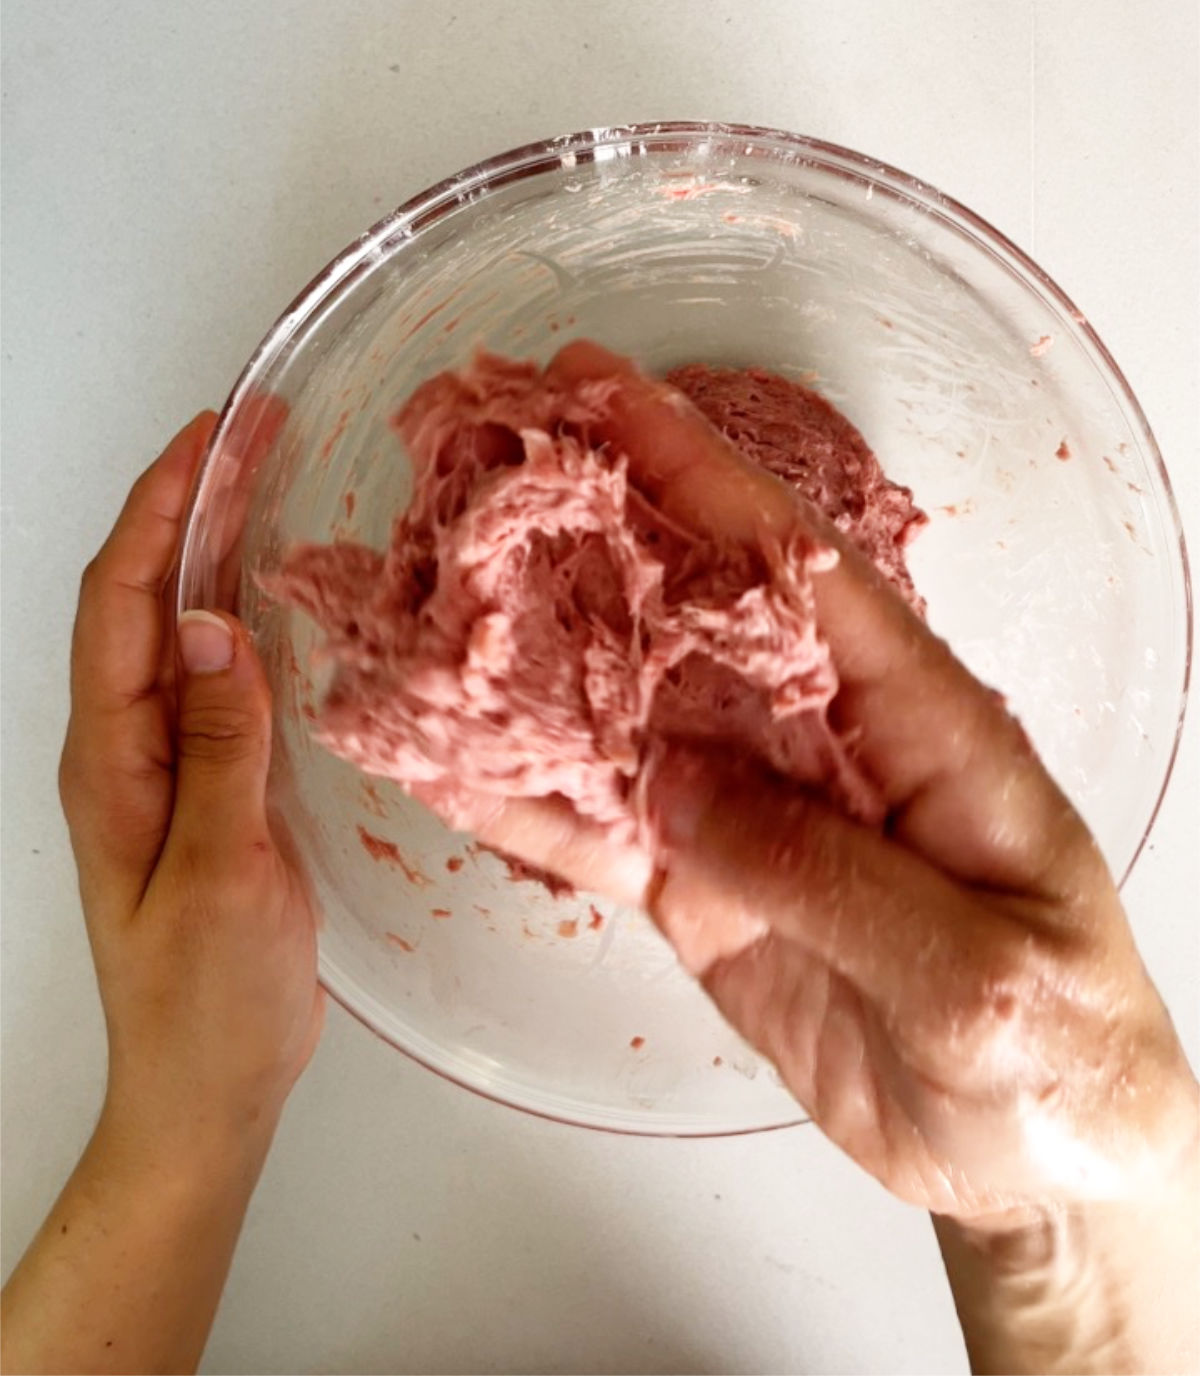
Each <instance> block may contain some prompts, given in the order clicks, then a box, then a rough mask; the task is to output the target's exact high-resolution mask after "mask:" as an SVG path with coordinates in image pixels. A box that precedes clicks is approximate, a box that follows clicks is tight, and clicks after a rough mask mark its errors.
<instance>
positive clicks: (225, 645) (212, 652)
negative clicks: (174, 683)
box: [178, 612, 233, 674]
mask: <svg viewBox="0 0 1200 1376" xmlns="http://www.w3.org/2000/svg"><path fill="white" fill-rule="evenodd" d="M178 634H179V658H180V659H181V660H182V661H183V667H184V668H185V669H186V670H187V672H188V673H189V674H219V673H220V672H221V671H222V670H223V669H228V668H229V666H230V665H231V664H232V663H233V632H232V631H231V630H230V629H229V624H228V622H225V621H222V620H221V618H220V617H219V616H215V615H214V614H213V613H212V612H184V613H183V615H182V616H181V617H180V618H179V632H178Z"/></svg>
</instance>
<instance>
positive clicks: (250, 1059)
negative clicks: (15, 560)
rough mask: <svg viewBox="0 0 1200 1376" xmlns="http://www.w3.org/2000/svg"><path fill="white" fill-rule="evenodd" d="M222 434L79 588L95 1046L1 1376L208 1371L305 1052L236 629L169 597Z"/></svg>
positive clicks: (258, 680)
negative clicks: (209, 455) (201, 476)
mask: <svg viewBox="0 0 1200 1376" xmlns="http://www.w3.org/2000/svg"><path fill="white" fill-rule="evenodd" d="M212 421H213V418H212V417H211V416H202V417H198V418H197V420H196V421H194V422H193V423H192V424H191V425H190V426H188V427H187V428H186V429H185V430H184V431H183V432H182V433H181V434H180V435H179V436H178V437H177V438H176V439H175V440H174V441H173V442H172V444H171V445H170V446H168V448H167V450H166V451H165V453H164V454H163V456H162V457H161V458H160V459H159V460H158V461H157V462H156V463H155V464H154V465H153V467H151V468H150V469H149V470H148V471H147V473H146V474H144V475H143V477H142V478H141V479H140V480H139V482H138V483H137V485H136V486H135V488H134V490H133V492H132V493H131V494H130V497H129V500H128V502H127V503H126V506H125V509H124V511H123V512H122V513H121V517H120V519H119V520H118V522H117V524H116V527H115V528H114V530H113V532H112V535H111V536H110V537H109V539H108V541H107V543H106V544H105V546H104V548H103V549H102V550H101V552H100V554H99V555H98V556H97V557H96V559H95V560H93V562H92V564H91V565H90V566H89V569H88V572H87V574H86V575H85V577H84V582H83V588H82V591H81V593H80V605H79V614H78V617H77V619H76V625H75V637H74V641H73V644H72V654H71V721H70V726H69V728H68V732H67V743H66V746H65V748H64V751H63V761H62V769H61V776H60V783H61V789H62V796H63V805H64V809H65V811H66V814H67V820H68V823H69V824H70V829H71V843H72V846H73V849H74V851H75V858H76V862H77V864H78V867H79V880H80V893H81V896H82V899H83V908H84V916H85V919H86V922H87V929H88V937H89V940H90V942H91V946H92V954H93V957H94V959H95V963H96V971H97V976H98V979H99V983H100V994H101V1000H102V1002H103V1005H104V1014H105V1023H106V1026H107V1032H108V1052H109V1055H108V1086H107V1092H106V1095H105V1102H104V1107H103V1111H102V1112H101V1115H100V1120H99V1123H98V1125H97V1127H96V1131H95V1133H94V1134H93V1136H92V1139H91V1141H90V1142H89V1144H88V1146H87V1148H86V1150H85V1151H84V1154H83V1156H82V1158H81V1160H80V1162H79V1164H78V1166H77V1167H76V1169H75V1171H74V1173H73V1174H72V1176H71V1179H70V1180H69V1182H68V1183H67V1186H66V1188H65V1189H64V1190H63V1193H62V1195H61V1196H60V1197H59V1199H58V1202H57V1203H56V1204H55V1206H54V1208H53V1210H52V1211H51V1214H50V1217H49V1218H48V1219H47V1220H46V1223H45V1224H44V1225H43V1227H42V1229H41V1231H40V1232H39V1233H38V1235H37V1237H36V1238H35V1239H34V1241H33V1243H32V1244H31V1245H30V1247H29V1250H28V1251H27V1252H26V1254H25V1256H24V1258H23V1259H22V1261H21V1262H20V1264H19V1265H18V1267H17V1269H16V1270H15V1271H14V1273H13V1275H12V1276H11V1278H10V1279H9V1282H8V1284H7V1286H6V1287H5V1289H4V1294H3V1334H2V1341H0V1365H2V1366H3V1369H4V1370H5V1371H22V1372H36V1371H123V1372H137V1371H187V1370H192V1369H194V1368H195V1366H196V1364H197V1362H198V1361H199V1358H200V1354H201V1351H202V1349H203V1347H204V1342H205V1339H206V1337H207V1334H208V1329H209V1326H210V1324H211V1323H212V1318H213V1314H214V1312H215V1311H216V1307H217V1302H218V1300H219V1299H220V1295H221V1288H222V1286H223V1284H224V1281H225V1275H226V1272H227V1271H228V1269H229V1262H230V1258H231V1256H232V1254H233V1248H234V1244H235V1243H236V1241H237V1236H238V1232H239V1230H240V1228H241V1224H242V1218H243V1215H244V1214H245V1211H246V1206H247V1204H248V1203H249V1199H250V1195H251V1192H252V1191H253V1189H254V1185H255V1182H256V1180H257V1179H258V1174H259V1171H260V1170H261V1168H262V1164H263V1161H264V1159H265V1157H266V1153H267V1150H268V1148H269V1146H270V1143H271V1138H272V1136H273V1134H274V1131H275V1126H276V1124H277V1122H278V1120H279V1115H280V1113H281V1111H282V1108H283V1104H284V1100H285V1099H286V1097H287V1094H288V1092H289V1090H290V1089H291V1086H292V1084H293V1082H294V1081H295V1079H296V1077H297V1075H298V1074H299V1073H300V1071H301V1070H302V1069H303V1067H304V1066H305V1064H306V1063H307V1061H308V1059H309V1057H310V1056H311V1054H312V1051H313V1048H314V1046H315V1045H316V1040H317V1037H318V1035H319V1032H320V1027H321V1015H322V1001H321V995H320V992H319V990H318V987H317V982H316V940H315V931H314V923H313V916H312V912H311V909H310V907H309V903H308V899H307V896H306V892H305V889H304V885H303V883H302V882H301V880H300V878H299V876H298V875H297V874H295V873H294V872H293V871H292V870H291V868H290V867H289V865H288V863H287V861H286V860H285V858H284V854H283V852H282V850H281V849H280V847H279V846H277V844H276V837H275V836H274V834H273V833H272V829H271V825H270V824H269V822H268V818H267V812H266V775H267V764H268V759H269V754H270V699H269V695H268V691H267V686H266V682H265V679H264V678H263V674H262V670H261V667H260V666H259V664H258V661H257V658H256V657H255V655H254V652H253V649H252V648H251V646H250V643H249V640H248V639H247V637H246V634H245V632H244V631H243V630H242V628H241V627H240V626H239V625H238V624H237V622H236V621H234V620H233V618H231V617H228V618H227V617H223V616H216V615H210V614H207V613H192V614H189V615H188V616H187V617H185V618H183V619H182V620H181V622H180V625H179V634H178V644H177V645H176V644H175V643H173V641H172V639H171V637H170V635H169V622H170V618H169V616H168V615H167V613H166V611H165V607H164V588H165V586H166V583H167V579H168V575H169V573H170V570H171V568H172V566H173V563H174V559H175V554H176V545H177V541H178V535H179V523H180V520H181V517H182V513H183V509H184V504H185V501H186V497H187V493H188V490H189V487H190V485H191V481H192V477H193V474H194V472H195V468H196V465H197V463H198V462H199V457H200V454H201V453H202V452H203V449H204V445H205V443H206V441H207V438H208V435H209V433H210V432H211V428H212Z"/></svg>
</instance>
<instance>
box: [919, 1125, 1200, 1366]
mask: <svg viewBox="0 0 1200 1376" xmlns="http://www.w3.org/2000/svg"><path fill="white" fill-rule="evenodd" d="M934 1227H935V1231H936V1233H937V1237H938V1243H939V1246H940V1247H941V1250H942V1255H943V1258H944V1260H945V1263H946V1271H947V1275H948V1277H949V1279H950V1283H951V1288H952V1290H953V1292H954V1299H955V1304H956V1306H957V1308H958V1311H959V1317H960V1319H961V1321H962V1326H963V1333H964V1336H965V1338H966V1341H967V1348H968V1351H969V1353H970V1357H971V1366H972V1369H973V1370H975V1371H986V1370H1007V1371H1041V1372H1053V1371H1114V1370H1122V1371H1123V1370H1172V1371H1173V1370H1178V1369H1185V1370H1190V1369H1192V1368H1193V1367H1194V1366H1195V1365H1196V1362H1197V1359H1198V1358H1200V1326H1198V1324H1197V1319H1196V1316H1195V1314H1194V1312H1193V1311H1194V1292H1195V1277H1196V1275H1197V1274H1198V1272H1200V1158H1198V1157H1197V1155H1196V1152H1195V1149H1194V1147H1193V1148H1192V1149H1191V1150H1190V1151H1189V1152H1188V1153H1187V1155H1186V1156H1185V1157H1181V1158H1174V1159H1172V1160H1171V1161H1170V1162H1169V1163H1164V1171H1163V1174H1162V1176H1161V1177H1160V1178H1159V1179H1158V1180H1157V1181H1155V1182H1147V1183H1145V1184H1144V1185H1143V1186H1142V1187H1141V1188H1140V1189H1139V1191H1138V1192H1137V1193H1136V1194H1131V1195H1130V1196H1129V1197H1127V1198H1122V1199H1120V1200H1112V1201H1103V1202H1079V1203H1071V1204H1064V1205H1061V1206H1057V1207H1054V1206H1051V1207H1045V1208H1041V1209H1026V1210H1024V1211H1021V1212H1020V1213H1016V1212H1014V1213H1009V1214H1004V1215H997V1216H994V1217H991V1218H983V1219H971V1220H960V1219H954V1218H946V1217H942V1218H935V1219H934Z"/></svg>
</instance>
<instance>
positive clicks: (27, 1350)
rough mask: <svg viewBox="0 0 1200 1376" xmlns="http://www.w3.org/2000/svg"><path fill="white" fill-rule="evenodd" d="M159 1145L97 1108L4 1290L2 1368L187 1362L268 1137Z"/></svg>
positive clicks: (160, 1367)
mask: <svg viewBox="0 0 1200 1376" xmlns="http://www.w3.org/2000/svg"><path fill="white" fill-rule="evenodd" d="M269 1137H270V1134H269V1132H264V1133H263V1135H262V1138H261V1139H259V1140H253V1141H251V1140H248V1141H246V1142H239V1141H228V1142H220V1141H214V1142H211V1143H207V1144H205V1145H203V1146H201V1145H199V1144H196V1143H192V1144H190V1145H187V1146H186V1147H185V1148H184V1149H183V1150H175V1149H174V1148H172V1149H171V1150H170V1151H169V1152H164V1151H163V1150H162V1149H161V1148H160V1147H158V1146H156V1144H154V1143H147V1142H144V1141H138V1140H137V1138H136V1135H135V1134H132V1133H129V1132H127V1131H125V1129H124V1127H123V1125H122V1124H121V1123H120V1122H119V1121H113V1120H112V1117H111V1116H110V1115H109V1114H108V1113H107V1111H106V1112H105V1114H103V1115H102V1116H101V1119H100V1122H99V1124H98V1126H97V1128H96V1131H95V1133H94V1134H93V1136H92V1139H91V1141H90V1142H89V1143H88V1145H87V1148H86V1149H85V1151H84V1154H83V1157H82V1159H81V1160H80V1162H79V1164H78V1166H76V1168H75V1171H74V1173H73V1174H72V1176H71V1178H70V1180H69V1181H68V1182H67V1185H66V1188H65V1189H64V1190H63V1192H62V1194H61V1195H60V1196H59V1198H58V1201H57V1203H56V1204H55V1205H54V1208H53V1209H52V1210H51V1211H50V1215H49V1217H48V1218H47V1219H46V1222H45V1223H44V1224H43V1225H42V1228H41V1231H40V1232H39V1233H38V1235H37V1237H36V1239H35V1240H34V1242H33V1244H32V1245H31V1246H30V1248H29V1250H28V1252H27V1253H26V1254H25V1256H24V1258H23V1259H22V1261H21V1263H20V1265H19V1266H18V1267H17V1269H16V1270H15V1271H14V1272H13V1274H12V1276H11V1278H10V1279H9V1282H8V1284H7V1285H6V1286H5V1289H4V1369H5V1370H6V1371H14V1372H16V1371H22V1372H29V1371H84V1370H86V1371H97V1372H100V1371H114V1372H128V1371H162V1372H167V1371H192V1370H194V1369H195V1367H196V1365H197V1363H198V1362H199V1360H200V1354H201V1352H202V1350H203V1348H204V1343H205V1340H206V1338H207V1337H208V1330H209V1327H210V1326H211V1324H212V1320H213V1315H214V1314H215V1312H216V1308H217V1302H218V1300H219V1299H220V1297H221V1289H222V1287H223V1285H224V1283H225V1276H226V1273H227V1271H228V1270H229V1263H230V1259H231V1257H232V1255H233V1249H234V1244H235V1243H236V1241H237V1237H238V1233H239V1231H240V1230H241V1226H242V1218H243V1215H244V1214H245V1212H246V1206H247V1204H248V1203H249V1201H250V1193H251V1191H252V1190H253V1188H254V1184H255V1181H256V1180H257V1178H258V1173H259V1170H260V1168H261V1166H262V1162H263V1160H264V1158H265V1155H266V1149H267V1146H268V1144H269Z"/></svg>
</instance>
